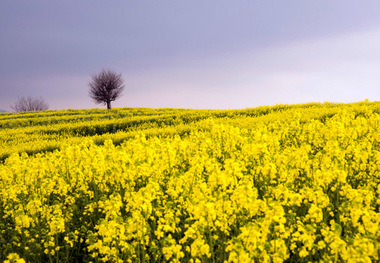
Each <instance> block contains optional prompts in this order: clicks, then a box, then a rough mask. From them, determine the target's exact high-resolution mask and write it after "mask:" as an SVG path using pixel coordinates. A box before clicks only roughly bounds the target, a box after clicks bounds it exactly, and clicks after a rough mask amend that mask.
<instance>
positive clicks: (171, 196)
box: [0, 101, 380, 262]
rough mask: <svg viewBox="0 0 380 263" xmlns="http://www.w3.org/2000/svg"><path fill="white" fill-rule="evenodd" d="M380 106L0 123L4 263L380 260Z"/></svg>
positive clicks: (161, 112)
mask: <svg viewBox="0 0 380 263" xmlns="http://www.w3.org/2000/svg"><path fill="white" fill-rule="evenodd" d="M379 197H380V102H368V101H364V102H360V103H352V104H334V103H309V104H299V105H276V106H272V107H269V106H263V107H258V108H251V109H242V110H188V109H148V108H119V109H114V110H112V111H110V112H109V111H106V110H99V109H92V110H66V111H46V112H35V113H23V114H11V113H6V114H0V262H2V261H3V262H379V261H380V211H379V208H380V198H379Z"/></svg>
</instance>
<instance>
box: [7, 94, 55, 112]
mask: <svg viewBox="0 0 380 263" xmlns="http://www.w3.org/2000/svg"><path fill="white" fill-rule="evenodd" d="M10 107H11V109H12V110H14V111H15V112H26V111H44V110H47V109H49V104H47V103H46V101H45V100H44V99H42V98H41V97H40V98H33V97H30V96H28V97H21V98H18V99H17V101H16V102H15V104H14V105H10Z"/></svg>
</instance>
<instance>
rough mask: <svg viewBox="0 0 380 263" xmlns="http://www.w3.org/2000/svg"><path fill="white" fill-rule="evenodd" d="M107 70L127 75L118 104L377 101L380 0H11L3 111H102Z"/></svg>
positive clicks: (5, 27) (2, 22)
mask: <svg viewBox="0 0 380 263" xmlns="http://www.w3.org/2000/svg"><path fill="white" fill-rule="evenodd" d="M102 68H106V69H108V68H109V69H112V70H114V71H116V72H119V73H122V75H123V77H124V79H125V81H126V89H125V91H124V95H123V96H122V97H121V98H120V99H118V100H117V101H115V102H114V103H113V106H114V107H176V108H219V109H226V108H246V107H255V106H259V105H274V104H277V103H289V104H290V103H304V102H324V101H332V102H355V101H362V100H364V99H365V98H368V99H369V100H370V101H376V100H380V1H378V0H372V1H366V0H362V1H354V0H334V1H330V0H319V1H305V0H287V1H280V0H277V1H272V0H268V1H261V0H260V1H255V0H250V1H248V0H237V1H231V0H214V1H205V0H192V1H173V0H171V1H168V0H160V1H157V0H150V1H144V0H141V1H140V0H139V1H137V0H128V1H127V0H115V1H112V0H110V1H104V0H91V1H90V0H83V1H72V0H66V1H58V0H52V1H46V0H1V2H0V109H5V110H10V107H9V105H10V104H12V103H13V102H14V101H15V100H16V99H17V97H21V96H28V95H31V96H37V97H40V96H42V97H43V98H44V99H45V100H46V101H47V102H48V103H49V104H50V108H51V109H67V108H73V109H76V108H94V107H103V106H101V105H96V104H94V103H93V102H92V101H91V99H90V98H89V96H88V82H89V81H90V75H91V74H94V73H97V72H99V71H100V70H101V69H102Z"/></svg>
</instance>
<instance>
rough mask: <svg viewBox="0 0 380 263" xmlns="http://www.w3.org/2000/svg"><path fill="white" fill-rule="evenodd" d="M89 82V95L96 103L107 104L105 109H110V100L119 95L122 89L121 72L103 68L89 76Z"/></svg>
mask: <svg viewBox="0 0 380 263" xmlns="http://www.w3.org/2000/svg"><path fill="white" fill-rule="evenodd" d="M91 78H92V80H91V82H90V83H89V86H90V91H89V95H90V97H91V98H92V99H93V100H94V101H95V103H97V104H104V105H107V109H109V110H110V109H111V101H114V100H116V99H117V98H119V97H120V96H121V93H122V91H123V90H124V80H123V78H122V77H121V74H117V73H115V72H114V71H112V70H105V69H103V70H102V71H101V72H100V73H99V74H96V75H93V76H91Z"/></svg>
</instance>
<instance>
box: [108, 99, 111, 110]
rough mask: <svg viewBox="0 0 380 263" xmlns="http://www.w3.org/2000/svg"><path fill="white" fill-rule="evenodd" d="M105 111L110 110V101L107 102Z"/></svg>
mask: <svg viewBox="0 0 380 263" xmlns="http://www.w3.org/2000/svg"><path fill="white" fill-rule="evenodd" d="M107 109H109V110H111V101H107Z"/></svg>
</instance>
